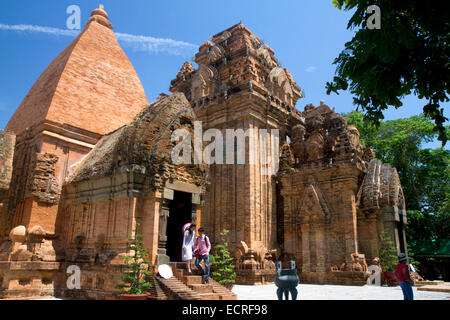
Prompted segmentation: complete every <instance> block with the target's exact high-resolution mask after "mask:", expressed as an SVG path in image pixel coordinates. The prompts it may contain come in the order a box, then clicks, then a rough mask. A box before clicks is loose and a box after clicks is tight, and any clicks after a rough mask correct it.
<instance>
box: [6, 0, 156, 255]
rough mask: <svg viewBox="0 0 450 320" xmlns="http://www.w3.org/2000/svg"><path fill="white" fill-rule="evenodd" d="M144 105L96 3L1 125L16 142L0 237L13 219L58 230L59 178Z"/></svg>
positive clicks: (52, 231)
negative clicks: (86, 17) (5, 123)
mask: <svg viewBox="0 0 450 320" xmlns="http://www.w3.org/2000/svg"><path fill="white" fill-rule="evenodd" d="M147 104H148V101H147V98H146V95H145V92H144V89H143V87H142V85H141V82H140V80H139V78H138V76H137V74H136V72H135V70H134V68H133V66H132V65H131V63H130V61H129V60H128V58H127V56H126V55H125V53H124V52H123V51H122V49H121V47H120V46H119V44H118V42H117V39H116V38H115V35H114V32H113V31H112V25H111V23H110V22H109V20H108V14H107V13H106V12H105V11H104V10H103V8H98V9H95V10H94V11H92V14H91V17H90V19H89V21H88V22H87V24H86V26H85V28H84V29H83V31H82V32H81V33H80V34H79V35H78V37H77V38H76V39H75V40H73V41H72V43H71V44H70V45H69V46H68V47H67V48H65V49H64V50H63V51H62V52H61V53H60V54H59V55H58V56H57V57H56V58H55V60H53V61H52V62H51V63H50V65H49V66H48V67H47V68H46V69H45V71H44V72H43V73H42V74H41V76H40V77H39V79H38V80H37V81H36V83H35V84H34V85H33V87H32V88H31V90H30V91H29V92H28V94H27V96H26V97H25V98H24V100H23V101H22V103H21V104H20V106H19V107H18V109H17V111H16V112H15V113H14V115H13V116H12V118H11V119H10V121H9V123H8V125H7V126H6V129H5V131H8V132H11V133H13V134H15V135H16V145H15V151H14V166H13V167H14V171H13V173H12V180H11V186H10V190H9V195H8V197H9V199H7V200H6V202H7V204H6V205H4V211H3V214H2V215H1V216H2V220H1V221H0V231H1V238H0V242H1V240H3V239H2V238H3V236H7V233H9V231H10V230H11V228H14V227H16V226H18V225H22V226H25V227H26V228H27V230H29V231H30V230H31V229H32V228H37V227H38V226H39V227H40V228H41V229H43V230H44V233H45V234H46V237H48V238H49V239H51V238H52V237H60V236H62V235H58V234H55V232H56V230H57V229H58V225H59V224H60V223H61V221H57V220H61V219H62V218H61V219H59V218H58V219H57V213H58V208H59V203H60V198H61V188H62V185H63V184H64V181H65V179H66V177H68V176H69V174H70V173H71V172H73V171H74V169H75V168H76V166H77V164H78V163H79V162H80V161H81V160H82V159H83V158H84V156H85V155H86V154H87V153H89V151H91V150H92V148H93V147H94V146H95V144H96V143H97V142H98V141H99V139H100V138H101V137H102V136H103V135H105V134H107V133H109V132H111V131H113V130H115V129H117V128H119V127H121V126H123V125H124V124H126V123H128V122H129V121H130V120H132V119H133V117H134V116H135V115H136V114H137V113H138V112H139V111H140V110H142V108H143V107H144V106H146V105H147ZM59 216H61V215H59ZM41 233H42V232H41ZM5 239H6V238H5ZM48 259H55V257H54V256H53V257H48Z"/></svg>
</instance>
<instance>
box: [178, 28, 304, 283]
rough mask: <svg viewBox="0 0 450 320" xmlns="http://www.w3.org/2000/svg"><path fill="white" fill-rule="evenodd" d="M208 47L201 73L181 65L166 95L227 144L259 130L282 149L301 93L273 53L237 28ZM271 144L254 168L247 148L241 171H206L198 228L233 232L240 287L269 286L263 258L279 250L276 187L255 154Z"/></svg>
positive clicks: (202, 51)
mask: <svg viewBox="0 0 450 320" xmlns="http://www.w3.org/2000/svg"><path fill="white" fill-rule="evenodd" d="M211 41H212V42H213V43H214V44H213V43H212V42H210V41H206V42H205V43H204V44H203V45H201V46H200V48H199V52H198V53H197V54H196V55H195V62H196V63H197V64H198V66H199V67H198V69H197V70H194V67H193V66H192V64H191V63H189V62H186V63H185V64H184V65H183V67H182V68H181V71H180V72H179V73H178V75H177V78H176V79H174V80H173V81H172V87H171V91H172V92H183V93H184V94H185V95H186V97H187V98H188V100H189V101H190V102H191V104H192V106H193V108H194V110H195V113H196V115H197V117H198V118H199V119H200V120H201V121H202V122H203V130H204V131H205V130H207V129H210V128H215V129H219V130H221V131H222V132H223V135H224V136H225V133H226V130H227V129H243V131H244V132H245V131H247V130H248V129H253V130H255V132H256V133H257V135H259V134H258V132H261V130H262V129H266V130H268V131H269V132H270V130H272V129H278V130H279V137H280V141H281V143H282V142H283V141H284V140H285V139H286V136H287V135H288V134H289V132H288V131H289V129H288V128H289V127H290V126H292V125H293V124H294V123H297V122H298V121H300V118H301V113H300V112H298V111H297V110H296V109H295V105H296V102H297V100H298V99H300V98H302V94H301V92H300V91H301V89H300V88H299V86H298V85H297V84H296V82H295V81H294V79H293V78H292V76H291V74H290V73H289V71H288V70H287V69H283V68H282V67H281V65H280V63H279V62H278V61H277V59H276V58H275V56H274V52H273V50H272V49H271V48H270V47H268V46H267V45H264V44H263V43H262V41H261V40H260V39H259V38H258V37H257V36H256V35H255V34H253V33H252V32H251V31H250V30H249V29H247V28H246V27H245V26H244V25H243V24H241V23H239V24H237V25H234V26H233V27H231V28H229V29H227V30H225V31H223V32H220V33H219V34H216V35H215V36H213V37H212V38H211ZM235 143H236V144H237V142H236V141H235ZM271 143H272V144H273V143H274V141H273V140H272V139H268V140H267V141H265V142H263V141H261V140H260V141H259V142H258V143H257V147H256V149H254V151H256V152H255V153H256V154H253V155H252V156H254V157H255V158H256V163H254V164H251V163H250V161H249V158H250V152H251V150H250V149H249V143H246V147H245V164H237V163H236V162H235V164H214V165H211V167H210V174H209V180H210V181H211V185H210V190H209V192H208V193H207V194H208V196H207V199H204V208H203V215H202V224H203V225H204V226H205V227H206V228H207V232H208V234H210V235H211V237H214V238H215V239H214V240H215V241H218V240H219V234H220V232H221V231H222V230H224V229H228V230H230V234H229V236H230V238H229V241H230V245H231V246H232V247H233V250H234V252H235V254H236V255H237V258H238V260H239V262H238V265H237V267H238V281H239V282H241V283H243V282H244V283H260V282H264V281H265V278H267V280H266V281H273V274H274V265H273V262H271V261H269V260H267V259H266V258H269V257H270V255H271V254H274V253H275V252H276V251H277V250H276V249H278V248H279V246H278V241H277V232H276V228H277V220H276V219H277V218H276V210H277V206H276V185H275V180H274V176H273V175H267V174H264V173H263V170H264V169H265V167H266V166H265V165H264V163H265V161H262V160H264V159H262V158H261V153H260V151H262V150H264V148H265V150H271V148H272V147H273V145H271ZM263 144H265V145H263ZM225 150H226V147H225V148H224V152H225V153H226V152H228V151H225ZM236 150H237V148H236V147H235V151H236ZM276 151H277V153H278V150H276ZM234 156H235V157H236V154H235V155H234ZM224 158H226V154H225V156H224ZM277 160H278V159H277ZM275 174H276V172H275Z"/></svg>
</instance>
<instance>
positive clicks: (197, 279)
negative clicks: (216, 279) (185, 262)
mask: <svg viewBox="0 0 450 320" xmlns="http://www.w3.org/2000/svg"><path fill="white" fill-rule="evenodd" d="M182 280H183V282H184V283H185V284H187V285H190V284H202V283H203V277H202V276H183V277H182Z"/></svg>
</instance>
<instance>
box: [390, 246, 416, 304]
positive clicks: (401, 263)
mask: <svg viewBox="0 0 450 320" xmlns="http://www.w3.org/2000/svg"><path fill="white" fill-rule="evenodd" d="M407 261H408V257H407V256H406V254H404V253H400V254H399V255H398V264H397V265H396V266H395V272H394V274H395V277H396V278H397V280H398V281H399V282H400V287H401V288H402V291H403V298H404V300H414V295H413V288H412V284H413V282H412V280H411V277H410V276H409V267H408V263H407Z"/></svg>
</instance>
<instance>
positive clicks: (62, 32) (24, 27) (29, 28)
mask: <svg viewBox="0 0 450 320" xmlns="http://www.w3.org/2000/svg"><path fill="white" fill-rule="evenodd" d="M0 30H6V31H18V32H40V33H47V34H51V35H55V36H76V35H77V33H78V32H77V31H75V30H67V29H58V28H52V27H42V26H33V25H28V24H16V25H8V24H1V23H0Z"/></svg>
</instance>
